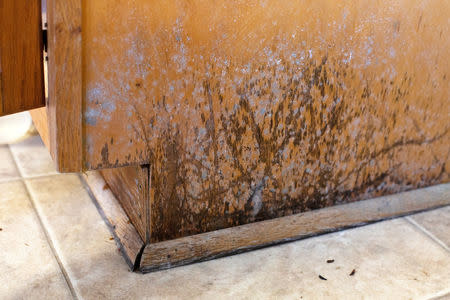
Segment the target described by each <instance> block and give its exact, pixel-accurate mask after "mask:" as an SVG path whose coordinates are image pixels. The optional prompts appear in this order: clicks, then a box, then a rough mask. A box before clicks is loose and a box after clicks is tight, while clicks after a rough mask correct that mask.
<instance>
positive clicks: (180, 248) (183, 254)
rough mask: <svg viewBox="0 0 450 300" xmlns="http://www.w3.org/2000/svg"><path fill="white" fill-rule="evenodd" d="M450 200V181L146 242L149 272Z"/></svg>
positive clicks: (144, 269)
mask: <svg viewBox="0 0 450 300" xmlns="http://www.w3.org/2000/svg"><path fill="white" fill-rule="evenodd" d="M445 205H450V184H449V183H447V184H440V185H436V186H432V187H427V188H422V189H417V190H413V191H409V192H404V193H399V194H395V195H390V196H384V197H379V198H373V199H369V200H364V201H358V202H354V203H349V204H343V205H337V206H333V207H328V208H324V209H320V210H315V211H309V212H305V213H300V214H296V215H292V216H287V217H282V218H277V219H272V220H267V221H261V222H256V223H251V224H247V225H242V226H237V227H232V228H227V229H222V230H217V231H213V232H207V233H203V234H197V235H194V236H189V237H183V238H179V239H175V240H170V241H164V242H160V243H155V244H148V245H146V246H145V249H144V252H143V253H142V259H141V263H140V270H141V271H142V272H144V273H146V272H152V271H156V270H162V269H168V268H172V267H176V266H180V265H185V264H190V263H193V262H198V261H204V260H209V259H213V258H217V257H222V256H226V255H232V254H237V253H241V252H244V251H248V250H252V249H257V248H262V247H266V246H270V245H274V244H279V243H283V242H288V241H293V240H298V239H302V238H306V237H310V236H313V235H318V234H323V233H328V232H332V231H336V230H339V229H345V228H349V227H356V226H360V225H364V224H369V223H373V222H376V221H380V220H384V219H389V218H393V217H398V216H404V215H407V214H411V213H415V212H419V211H423V210H427V209H432V208H437V207H442V206H445Z"/></svg>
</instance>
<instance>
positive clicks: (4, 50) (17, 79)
mask: <svg viewBox="0 0 450 300" xmlns="http://www.w3.org/2000/svg"><path fill="white" fill-rule="evenodd" d="M41 28H42V23H41V1H39V0H38V1H26V0H14V1H11V0H10V1H7V0H6V1H0V31H1V35H0V116H1V115H6V114H12V113H16V112H20V111H24V110H29V109H33V108H37V107H41V106H44V105H45V96H44V73H43V72H44V71H43V59H42V53H43V52H42V51H43V42H42V30H41Z"/></svg>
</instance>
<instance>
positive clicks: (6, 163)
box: [0, 145, 20, 182]
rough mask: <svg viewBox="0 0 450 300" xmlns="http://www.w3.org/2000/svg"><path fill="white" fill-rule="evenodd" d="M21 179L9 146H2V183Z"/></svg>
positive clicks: (0, 178)
mask: <svg viewBox="0 0 450 300" xmlns="http://www.w3.org/2000/svg"><path fill="white" fill-rule="evenodd" d="M18 178H20V174H19V171H18V170H17V168H16V164H15V162H14V159H13V157H12V155H11V152H10V151H9V148H8V146H7V145H0V182H2V181H6V180H8V181H9V180H13V179H18Z"/></svg>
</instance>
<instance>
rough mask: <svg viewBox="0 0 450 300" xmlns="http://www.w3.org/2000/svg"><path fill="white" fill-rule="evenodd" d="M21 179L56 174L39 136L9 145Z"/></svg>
mask: <svg viewBox="0 0 450 300" xmlns="http://www.w3.org/2000/svg"><path fill="white" fill-rule="evenodd" d="M10 149H11V152H12V154H13V155H14V157H15V158H16V161H17V165H18V166H19V170H20V172H21V173H22V176H23V177H31V176H41V175H49V174H56V173H57V172H56V169H55V164H54V163H53V161H52V158H51V157H50V153H49V152H48V150H47V148H46V147H45V146H44V143H43V142H42V140H41V138H40V136H38V135H35V136H32V137H30V138H27V139H26V140H24V141H21V142H19V143H16V144H12V145H10Z"/></svg>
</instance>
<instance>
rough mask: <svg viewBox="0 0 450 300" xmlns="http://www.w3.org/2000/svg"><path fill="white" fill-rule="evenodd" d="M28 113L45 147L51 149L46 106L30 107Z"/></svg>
mask: <svg viewBox="0 0 450 300" xmlns="http://www.w3.org/2000/svg"><path fill="white" fill-rule="evenodd" d="M30 115H31V118H32V119H33V123H34V126H35V127H36V129H37V131H38V132H39V135H40V136H41V139H42V141H43V142H44V145H45V146H46V147H47V149H51V146H50V137H49V124H48V117H47V107H41V108H36V109H32V110H30Z"/></svg>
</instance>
